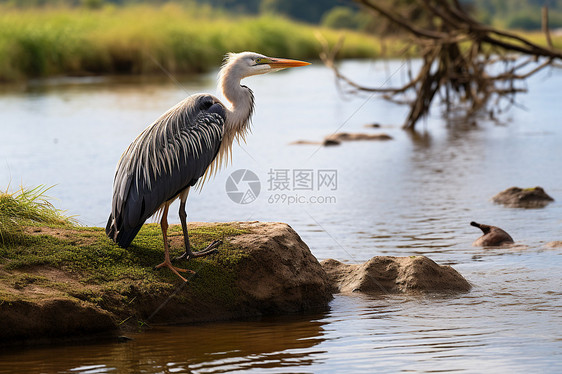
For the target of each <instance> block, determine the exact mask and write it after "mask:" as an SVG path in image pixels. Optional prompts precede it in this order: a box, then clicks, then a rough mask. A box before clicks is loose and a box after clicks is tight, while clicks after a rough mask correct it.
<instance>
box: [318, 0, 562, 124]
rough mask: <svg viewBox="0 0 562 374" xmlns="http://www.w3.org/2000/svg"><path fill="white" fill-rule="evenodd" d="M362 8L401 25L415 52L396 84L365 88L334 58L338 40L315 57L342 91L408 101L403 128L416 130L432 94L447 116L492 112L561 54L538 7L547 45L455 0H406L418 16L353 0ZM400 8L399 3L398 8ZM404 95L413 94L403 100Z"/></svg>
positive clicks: (372, 1)
mask: <svg viewBox="0 0 562 374" xmlns="http://www.w3.org/2000/svg"><path fill="white" fill-rule="evenodd" d="M356 2H358V3H360V4H361V5H363V6H364V7H365V8H366V9H367V10H368V11H370V12H373V13H375V14H378V15H380V16H383V17H384V18H386V19H387V20H389V21H391V22H392V23H393V24H395V25H397V26H399V27H400V28H401V29H402V30H403V31H405V32H406V34H407V35H408V37H409V39H410V41H411V42H410V44H409V46H408V47H407V49H409V50H410V49H415V55H418V56H421V59H422V67H421V68H420V70H419V71H418V72H417V74H416V75H413V74H412V72H411V71H410V72H409V77H410V78H409V82H407V83H406V84H405V85H403V86H402V87H366V86H363V85H361V84H359V83H357V82H354V81H352V80H351V79H349V78H347V77H346V76H345V75H343V74H342V73H341V72H340V71H339V69H338V67H337V65H336V64H335V57H336V55H337V52H338V49H339V48H340V47H341V44H342V43H343V39H342V40H340V42H339V43H338V44H337V45H336V46H334V47H333V48H332V49H330V48H328V46H327V43H325V46H324V51H323V52H322V53H321V58H322V60H323V61H324V63H325V64H326V65H327V66H329V67H331V68H332V69H333V70H334V72H335V74H336V77H337V79H338V81H340V82H344V83H345V84H346V86H347V87H348V92H360V91H363V92H372V93H380V94H382V95H383V97H384V98H386V99H388V100H392V101H396V102H401V103H408V104H409V105H410V111H409V114H408V117H407V119H406V121H405V123H404V126H403V127H404V128H407V129H414V127H415V125H416V123H417V122H418V120H419V119H420V118H422V117H424V116H425V115H427V114H428V112H429V109H430V105H431V103H432V102H433V100H434V99H435V97H440V99H441V102H442V103H444V104H445V113H446V115H447V116H448V117H449V118H466V117H470V116H472V115H475V114H482V113H484V114H487V115H488V116H489V118H491V119H494V118H496V115H497V114H498V113H500V112H501V107H500V105H499V103H500V101H501V100H502V99H506V100H507V103H508V104H514V103H515V101H514V98H515V95H516V94H517V93H519V92H525V91H526V88H525V86H524V85H523V84H522V82H523V81H524V80H525V79H527V78H528V77H530V76H531V75H533V74H535V73H537V72H538V71H540V70H542V69H544V68H545V67H547V66H552V65H554V62H555V61H556V60H560V59H562V51H560V50H557V49H554V48H553V46H552V41H551V39H550V32H549V29H548V11H547V8H543V13H542V14H543V32H544V34H545V36H546V41H547V46H541V45H538V44H536V43H533V42H531V41H529V40H527V39H525V38H523V37H521V36H519V35H517V34H515V33H513V32H508V31H502V30H498V29H495V28H493V27H490V26H487V25H484V24H482V23H479V22H477V21H476V20H474V19H473V18H472V17H471V16H470V15H469V14H468V13H467V12H466V11H465V10H464V9H463V7H462V6H461V4H460V3H459V1H458V0H412V1H409V2H407V5H408V6H409V7H410V13H411V7H412V6H415V7H417V9H418V13H417V14H418V18H419V12H423V14H424V15H425V17H424V22H423V23H422V22H416V23H413V22H410V20H408V19H406V18H404V17H402V16H401V15H400V13H399V10H400V9H401V7H400V4H404V1H400V0H393V1H390V3H394V2H395V3H396V4H395V5H396V6H393V7H392V10H391V9H390V7H389V6H388V4H389V2H386V3H385V4H387V5H386V6H382V5H381V1H377V0H356ZM402 9H403V8H402ZM408 98H412V99H410V100H408Z"/></svg>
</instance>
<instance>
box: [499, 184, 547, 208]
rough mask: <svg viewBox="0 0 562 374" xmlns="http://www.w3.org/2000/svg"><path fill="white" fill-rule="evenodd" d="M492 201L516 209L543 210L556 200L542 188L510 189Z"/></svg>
mask: <svg viewBox="0 0 562 374" xmlns="http://www.w3.org/2000/svg"><path fill="white" fill-rule="evenodd" d="M492 201H493V202H495V203H497V204H503V205H506V206H509V207H514V208H542V207H544V206H546V205H548V204H549V203H551V202H553V201H554V199H553V198H552V197H550V196H549V195H548V194H547V193H546V192H545V191H544V189H543V188H542V187H534V188H519V187H510V188H508V189H507V190H505V191H502V192H500V193H498V194H497V195H495V196H494V197H492Z"/></svg>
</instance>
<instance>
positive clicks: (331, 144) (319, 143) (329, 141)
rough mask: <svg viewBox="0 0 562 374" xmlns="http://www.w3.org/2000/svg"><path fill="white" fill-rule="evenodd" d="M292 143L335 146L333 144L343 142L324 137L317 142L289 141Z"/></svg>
mask: <svg viewBox="0 0 562 374" xmlns="http://www.w3.org/2000/svg"><path fill="white" fill-rule="evenodd" d="M289 144H290V145H323V146H325V147H329V146H333V145H340V144H341V142H340V141H339V140H335V139H324V141H322V142H315V141H312V140H296V141H294V142H291V143H289Z"/></svg>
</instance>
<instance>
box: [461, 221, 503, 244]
mask: <svg viewBox="0 0 562 374" xmlns="http://www.w3.org/2000/svg"><path fill="white" fill-rule="evenodd" d="M470 225H471V226H474V227H478V228H479V229H480V230H482V232H483V233H484V235H482V236H481V237H479V238H478V239H476V240H475V241H474V243H472V245H473V246H475V247H478V246H483V247H492V246H501V245H506V244H513V239H512V238H511V236H510V235H509V234H508V233H507V232H505V231H504V230H502V229H500V228H499V227H496V226H490V225H483V224H480V223H477V222H474V221H473V222H470Z"/></svg>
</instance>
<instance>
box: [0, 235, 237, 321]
mask: <svg viewBox="0 0 562 374" xmlns="http://www.w3.org/2000/svg"><path fill="white" fill-rule="evenodd" d="M245 232H246V231H245V230H242V229H240V228H239V227H237V226H235V225H233V224H218V225H208V226H199V227H195V228H192V229H190V230H189V235H190V241H191V243H192V246H193V247H194V250H200V249H202V248H204V247H206V246H207V245H208V243H210V242H211V241H213V240H216V239H220V240H222V241H223V244H222V245H221V246H220V247H219V249H218V253H217V254H214V255H212V256H208V257H204V258H195V259H190V260H189V261H188V262H183V263H180V264H178V266H180V267H185V268H187V269H191V270H193V271H195V272H196V275H195V276H191V277H189V288H188V291H187V292H182V293H180V294H179V295H178V296H176V299H178V300H179V301H180V302H181V301H184V302H189V301H190V300H195V299H198V300H206V301H207V302H211V303H217V304H219V305H223V306H224V307H225V308H229V307H231V306H234V302H235V300H236V298H235V296H236V295H237V293H238V292H239V291H238V289H237V286H236V267H237V265H238V264H239V262H240V261H241V260H242V259H243V258H244V257H245V256H246V254H245V253H244V252H243V251H241V250H239V249H237V248H236V247H235V246H234V245H233V244H232V243H231V242H230V240H229V239H230V238H231V237H233V236H236V235H240V234H243V233H245ZM25 233H26V234H25V235H24V236H23V238H22V240H20V241H18V242H17V243H8V244H4V245H1V246H0V270H2V274H7V275H4V276H3V278H0V286H1V285H2V284H4V285H7V286H9V287H11V288H13V289H16V290H23V289H24V288H25V287H28V286H29V285H31V284H33V285H35V286H41V287H45V288H50V289H52V290H56V291H57V292H59V293H61V294H65V295H67V297H70V298H75V299H80V300H83V301H87V302H91V303H93V304H96V305H99V306H102V307H103V308H104V309H107V310H111V311H113V312H115V313H117V314H119V315H126V314H127V313H130V312H131V310H130V308H131V307H132V304H134V303H135V302H136V301H135V300H136V299H137V298H140V299H143V298H146V297H158V296H161V295H169V294H170V293H171V292H172V291H173V289H175V287H177V286H178V284H181V283H179V282H181V281H180V280H179V279H178V277H177V276H176V275H175V274H173V273H172V272H171V271H169V270H168V269H161V270H155V269H154V268H153V267H154V266H155V265H156V264H159V263H160V262H162V260H163V257H164V253H163V243H162V234H161V231H160V227H159V226H158V225H155V224H148V225H145V226H144V227H143V229H142V230H141V231H140V232H139V234H138V236H137V238H135V240H134V241H133V243H132V245H131V246H130V247H129V248H127V249H123V248H120V247H119V246H117V245H115V244H114V243H113V242H112V241H111V240H109V239H108V238H107V237H106V236H105V232H104V230H103V229H102V228H92V227H68V226H49V227H47V226H39V225H32V226H29V227H27V228H26V229H25ZM176 236H179V237H180V238H183V236H182V231H181V227H180V226H179V225H177V226H171V227H170V228H169V237H170V239H171V243H172V246H171V252H172V256H174V255H177V254H180V253H182V252H183V250H184V249H183V244H182V243H183V240H177V239H178V238H174V237H176ZM38 269H58V270H61V271H62V272H64V274H67V275H68V276H69V277H71V278H72V280H73V282H72V283H71V284H69V282H64V281H58V280H49V279H47V278H46V277H44V276H42V275H38V274H37V273H38ZM39 274H40V272H39ZM77 282H78V284H80V285H81V286H77V285H76V284H77ZM2 300H4V301H11V300H14V297H13V295H11V294H10V293H9V292H8V293H7V292H5V291H3V290H2V289H0V301H2Z"/></svg>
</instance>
